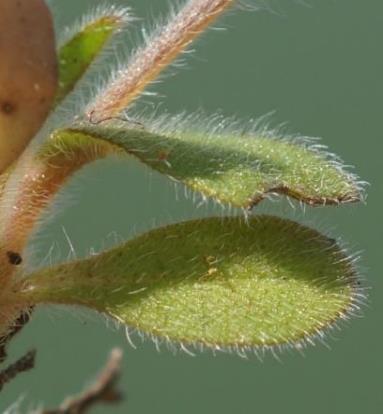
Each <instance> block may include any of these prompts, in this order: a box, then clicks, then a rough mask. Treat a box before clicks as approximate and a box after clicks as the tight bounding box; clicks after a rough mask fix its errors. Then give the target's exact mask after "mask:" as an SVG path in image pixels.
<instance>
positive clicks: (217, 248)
mask: <svg viewBox="0 0 383 414" xmlns="http://www.w3.org/2000/svg"><path fill="white" fill-rule="evenodd" d="M25 284H26V286H25V291H24V300H26V301H28V302H30V303H31V304H34V303H61V304H68V305H84V306H88V307H90V308H93V309H96V310H98V311H101V312H105V313H107V314H109V315H111V316H113V317H115V318H116V319H118V320H119V321H121V322H123V323H125V324H127V325H128V326H129V327H132V328H136V329H138V330H140V331H142V332H144V333H146V334H148V335H155V336H157V337H160V338H163V339H167V340H171V341H178V342H181V343H185V344H196V343H198V344H202V345H206V346H209V347H213V348H221V347H224V348H232V347H235V348H247V347H258V346H264V347H267V346H273V345H283V344H299V343H303V342H304V341H305V340H307V339H310V338H312V337H314V336H316V335H319V334H320V335H321V334H322V331H323V330H324V329H326V328H328V327H330V326H332V325H333V324H334V323H335V322H336V321H337V320H339V319H340V318H345V316H346V315H347V314H348V312H350V311H351V310H353V309H354V308H355V307H356V298H357V297H358V287H357V280H356V273H355V270H354V268H353V265H352V261H351V259H349V258H348V257H347V256H346V255H345V254H344V253H343V251H342V250H341V249H340V248H339V246H338V245H337V244H336V242H335V241H334V240H332V239H329V238H327V237H325V236H323V235H321V234H319V233H318V232H317V231H315V230H312V229H310V228H307V227H304V226H302V225H300V224H297V223H294V222H292V221H288V220H284V219H281V218H276V217H272V216H257V217H255V218H252V219H251V220H250V221H249V222H248V223H245V222H244V221H243V220H241V219H240V218H224V219H223V218H210V219H205V220H201V221H190V222H185V223H179V224H175V225H171V226H168V227H164V228H160V229H157V230H154V231H151V232H149V233H147V234H144V235H142V236H140V237H138V238H136V239H134V240H132V241H129V242H127V243H126V244H125V245H122V246H120V247H117V248H115V249H113V250H110V251H107V252H104V253H101V254H99V255H96V256H92V257H90V258H88V259H86V260H82V261H76V262H72V263H67V264H61V265H57V266H54V267H52V268H47V269H45V270H41V271H39V272H37V273H36V274H33V275H31V276H29V277H27V278H26V279H25Z"/></svg>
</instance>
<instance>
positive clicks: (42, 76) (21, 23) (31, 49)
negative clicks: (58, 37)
mask: <svg viewBox="0 0 383 414" xmlns="http://www.w3.org/2000/svg"><path fill="white" fill-rule="evenodd" d="M0 28H1V35H0V57H1V58H0V174H1V173H2V172H4V170H5V169H6V168H7V167H8V166H9V165H10V164H11V163H12V162H13V161H14V160H15V159H16V158H17V157H18V156H19V155H20V154H21V152H22V151H23V150H24V148H25V147H26V145H27V144H28V142H29V141H30V140H31V139H32V137H33V136H34V135H35V134H36V132H37V131H38V130H39V128H40V127H41V125H42V124H43V122H44V121H45V118H46V116H47V114H48V112H49V111H50V109H51V106H52V102H53V99H54V96H55V93H56V87H57V56H56V45H55V36H54V30H53V23H52V17H51V14H50V12H49V9H48V7H47V6H46V5H45V3H44V1H43V0H18V1H15V0H2V1H1V2H0Z"/></svg>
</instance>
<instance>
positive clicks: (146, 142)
mask: <svg viewBox="0 0 383 414" xmlns="http://www.w3.org/2000/svg"><path fill="white" fill-rule="evenodd" d="M132 126H133V127H134V125H130V127H132ZM80 130H82V131H83V132H84V133H85V134H89V135H90V136H94V137H98V138H102V139H106V140H108V141H109V142H112V143H114V144H116V145H118V146H119V147H122V148H123V149H124V150H125V151H127V152H128V153H130V154H133V155H135V156H136V157H138V158H139V159H140V160H141V161H143V162H144V163H145V164H147V165H149V166H150V167H152V168H154V169H155V170H157V171H159V172H161V173H163V174H166V175H168V176H169V177H172V178H174V179H176V180H179V181H181V182H182V183H184V184H186V185H187V186H188V187H189V188H191V189H193V190H195V191H198V192H200V193H202V194H203V195H204V196H207V197H211V198H214V199H216V200H218V201H220V202H223V203H227V204H232V205H234V206H237V207H244V208H250V207H252V206H254V205H255V204H257V203H258V202H259V201H261V200H263V199H264V198H265V197H267V195H268V194H270V193H279V194H286V195H288V196H290V197H293V198H295V199H298V200H301V201H303V202H306V203H308V204H310V205H329V204H339V203H346V202H355V201H359V200H360V199H361V197H362V195H361V193H360V188H359V186H358V183H357V182H356V180H355V178H354V177H353V176H352V175H351V174H348V173H346V172H345V171H344V170H343V169H342V168H341V167H340V165H339V164H337V163H335V162H334V161H333V160H331V159H329V157H328V156H327V155H326V154H323V153H321V152H318V151H316V150H313V149H311V148H309V147H307V146H305V145H303V144H298V143H294V142H289V141H288V140H282V139H277V138H275V139H274V138H272V137H269V136H265V135H262V134H259V135H255V136H252V135H248V136H238V135H235V134H234V133H232V134H229V133H222V134H202V133H192V132H181V131H178V132H173V133H168V134H167V133H166V131H165V132H163V133H160V134H155V133H153V132H150V131H149V130H147V129H146V128H145V127H144V128H137V126H135V129H128V128H127V127H125V128H121V127H102V126H97V127H96V126H94V127H90V128H89V127H85V128H80ZM74 132H80V131H79V130H73V131H72V133H74ZM69 133H70V130H68V131H66V132H65V131H62V132H60V134H62V136H63V137H64V139H69Z"/></svg>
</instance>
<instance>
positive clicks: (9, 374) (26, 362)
mask: <svg viewBox="0 0 383 414" xmlns="http://www.w3.org/2000/svg"><path fill="white" fill-rule="evenodd" d="M35 358H36V351H35V350H32V351H29V352H27V353H26V354H25V355H24V356H23V357H21V358H20V359H18V360H17V361H16V362H14V363H13V364H11V365H10V366H9V367H8V368H6V369H4V370H3V371H1V372H0V391H1V390H2V389H3V387H4V385H5V384H7V383H8V382H10V381H11V380H13V378H15V377H16V376H17V375H19V374H21V373H22V372H26V371H29V370H30V369H32V368H33V367H34V366H35Z"/></svg>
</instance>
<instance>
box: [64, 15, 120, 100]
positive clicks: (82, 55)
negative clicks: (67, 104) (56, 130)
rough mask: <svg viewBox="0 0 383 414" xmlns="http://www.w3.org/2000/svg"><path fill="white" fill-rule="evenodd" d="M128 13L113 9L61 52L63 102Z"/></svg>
mask: <svg viewBox="0 0 383 414" xmlns="http://www.w3.org/2000/svg"><path fill="white" fill-rule="evenodd" d="M127 16H128V14H127V11H126V10H124V9H122V10H119V9H116V8H110V9H107V10H106V11H105V12H103V13H102V14H101V13H100V14H99V15H98V16H97V17H96V18H93V19H92V20H90V21H87V22H86V23H84V24H83V25H82V26H81V28H80V29H79V30H78V31H76V32H75V33H74V34H73V36H71V37H70V38H69V40H67V41H66V42H65V43H64V44H63V45H62V46H61V47H60V49H59V75H60V76H59V89H58V92H57V95H56V103H59V102H60V101H61V100H62V99H64V98H65V96H66V95H67V94H68V93H69V92H70V91H71V90H72V89H73V88H74V87H75V85H76V83H77V82H78V80H79V79H80V78H81V77H82V76H83V74H84V73H85V71H86V70H87V69H88V67H89V66H90V65H91V64H92V62H93V61H94V59H95V58H96V57H97V56H98V55H99V53H100V52H101V50H102V49H103V48H104V46H105V44H106V43H107V42H108V40H110V38H111V37H112V35H113V34H114V33H116V31H117V30H118V29H120V28H121V26H122V25H123V23H124V22H125V21H126V20H127Z"/></svg>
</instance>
